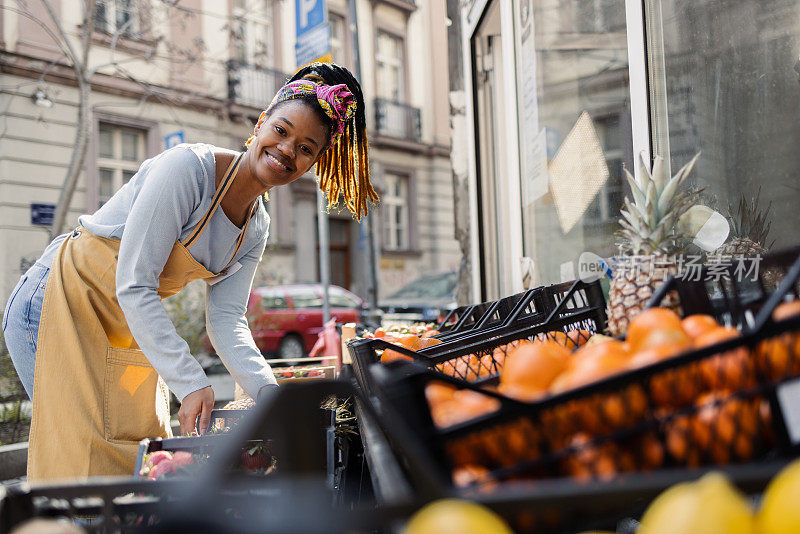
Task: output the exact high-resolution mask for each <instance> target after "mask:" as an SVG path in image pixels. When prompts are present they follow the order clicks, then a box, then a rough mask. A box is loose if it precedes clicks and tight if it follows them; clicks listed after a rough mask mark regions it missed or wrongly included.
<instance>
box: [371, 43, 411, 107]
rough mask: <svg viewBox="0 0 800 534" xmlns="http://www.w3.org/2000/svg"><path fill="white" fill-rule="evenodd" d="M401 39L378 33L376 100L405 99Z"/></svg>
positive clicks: (402, 44)
mask: <svg viewBox="0 0 800 534" xmlns="http://www.w3.org/2000/svg"><path fill="white" fill-rule="evenodd" d="M404 47H405V45H404V43H403V39H402V38H400V37H397V36H395V35H392V34H390V33H386V32H383V31H378V47H377V52H376V54H375V64H376V69H377V73H376V80H377V89H378V91H377V93H378V95H377V96H378V98H385V99H386V100H392V101H394V102H401V101H402V100H403V99H404V98H405V90H404V84H405V75H404V70H405V65H404V53H403V49H404Z"/></svg>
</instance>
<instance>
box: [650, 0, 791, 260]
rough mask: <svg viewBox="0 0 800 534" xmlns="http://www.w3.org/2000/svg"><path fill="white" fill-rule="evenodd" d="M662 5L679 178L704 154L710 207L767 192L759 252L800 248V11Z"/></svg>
mask: <svg viewBox="0 0 800 534" xmlns="http://www.w3.org/2000/svg"><path fill="white" fill-rule="evenodd" d="M648 1H650V2H653V3H654V2H655V0H648ZM655 5H656V4H655V3H654V6H655ZM657 5H660V9H661V13H662V19H663V27H664V49H665V65H666V82H667V105H668V114H669V121H668V122H669V144H670V152H671V156H672V168H673V171H674V170H675V169H678V168H680V166H682V165H683V164H685V163H686V162H687V161H688V160H689V159H690V158H691V157H692V156H693V155H694V154H695V152H697V151H698V150H701V151H702V156H701V157H700V160H699V162H698V166H697V169H696V170H695V173H694V177H695V180H696V182H697V184H698V185H699V186H701V187H704V188H705V196H706V198H707V199H708V200H709V201H710V202H712V203H714V202H715V203H716V207H717V208H718V209H720V210H721V211H722V212H723V213H725V212H727V211H728V209H727V208H728V205H729V204H733V205H734V206H736V204H737V203H738V202H739V199H740V197H742V196H744V198H746V199H748V200H752V199H753V198H755V197H756V193H757V192H758V190H759V188H760V190H761V195H760V197H759V204H760V206H757V207H756V209H757V211H762V212H763V211H765V210H766V208H767V206H768V205H769V203H770V202H772V211H771V217H770V222H772V229H771V232H770V235H769V236H766V237H765V236H759V237H760V238H761V239H762V240H763V241H765V243H761V244H762V245H763V244H769V242H770V241H771V240H772V239H775V240H776V243H775V246H776V247H785V246H791V245H795V244H797V242H798V241H800V239H798V238H800V236H799V235H798V230H797V227H798V220H799V219H798V215H797V203H798V200H800V184H799V183H798V180H797V168H798V167H800V152H798V151H797V149H796V145H797V140H798V139H800V122H798V120H797V117H798V116H799V114H800V84H798V70H797V69H798V68H800V67H799V66H798V50H800V5H798V3H797V2H796V1H789V0H772V1H769V2H764V1H757V0H739V1H732V0H727V1H725V0H694V1H693V2H682V1H681V2H678V1H676V0H663V1H661V2H658V3H657ZM734 211H735V210H734ZM734 215H735V213H734ZM753 215H754V214H751V216H753ZM735 237H736V236H734V238H735ZM741 237H747V236H741Z"/></svg>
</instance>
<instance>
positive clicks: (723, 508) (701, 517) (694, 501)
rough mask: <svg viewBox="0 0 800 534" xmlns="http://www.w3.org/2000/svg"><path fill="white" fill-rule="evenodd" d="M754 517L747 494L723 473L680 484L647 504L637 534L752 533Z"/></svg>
mask: <svg viewBox="0 0 800 534" xmlns="http://www.w3.org/2000/svg"><path fill="white" fill-rule="evenodd" d="M753 531H754V519H753V513H752V510H750V506H749V505H748V503H747V500H746V499H745V498H744V496H743V495H742V494H741V493H739V491H738V490H736V488H734V487H733V486H731V484H730V483H729V482H728V479H727V478H726V477H725V476H724V475H722V474H719V473H709V474H708V475H705V476H704V477H703V478H701V479H700V480H698V481H697V482H684V483H682V484H676V485H675V486H672V487H671V488H669V489H667V490H666V491H664V492H663V493H662V494H661V495H659V496H658V497H657V498H656V499H655V500H654V501H653V502H652V503H651V504H650V506H649V507H648V508H647V510H646V511H645V513H644V516H643V517H642V522H641V525H640V526H639V530H637V531H636V534H666V533H669V534H689V533H706V532H708V533H712V532H713V533H714V534H752V533H753Z"/></svg>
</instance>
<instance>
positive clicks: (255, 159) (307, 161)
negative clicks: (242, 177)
mask: <svg viewBox="0 0 800 534" xmlns="http://www.w3.org/2000/svg"><path fill="white" fill-rule="evenodd" d="M255 131H256V138H255V139H254V140H253V141H252V142H251V143H250V147H249V148H248V153H249V154H248V157H249V158H250V168H251V169H252V171H253V175H254V177H255V178H256V180H258V181H259V182H260V183H261V185H262V186H264V187H266V188H271V187H276V186H279V185H286V184H289V183H292V182H294V181H295V180H297V179H298V178H300V176H302V175H303V174H304V173H305V172H306V171H308V170H309V169H310V168H311V167H312V166H313V165H314V163H316V161H317V159H319V156H320V155H321V153H322V149H323V148H324V147H325V145H326V142H327V138H328V127H327V126H326V125H325V124H324V123H323V122H322V121H321V120H320V118H319V117H318V116H317V114H316V112H315V111H314V110H312V109H311V108H309V106H308V105H306V104H305V103H303V102H298V101H294V100H288V101H286V102H283V103H281V104H279V105H278V106H277V107H276V108H275V109H274V110H273V111H272V113H271V114H270V115H269V116H268V117H265V118H264V119H263V120H261V121H259V122H258V124H256V130H255Z"/></svg>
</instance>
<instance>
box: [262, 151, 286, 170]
mask: <svg viewBox="0 0 800 534" xmlns="http://www.w3.org/2000/svg"><path fill="white" fill-rule="evenodd" d="M267 157H268V158H269V159H270V160H271V161H274V162H275V163H276V164H277V165H278V167H280V168H281V169H283V170H284V171H288V170H289V167H287V166H286V165H284V164H283V163H281V162H280V161H278V159H277V158H275V157H274V156H273V155H272V154H269V153H267Z"/></svg>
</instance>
